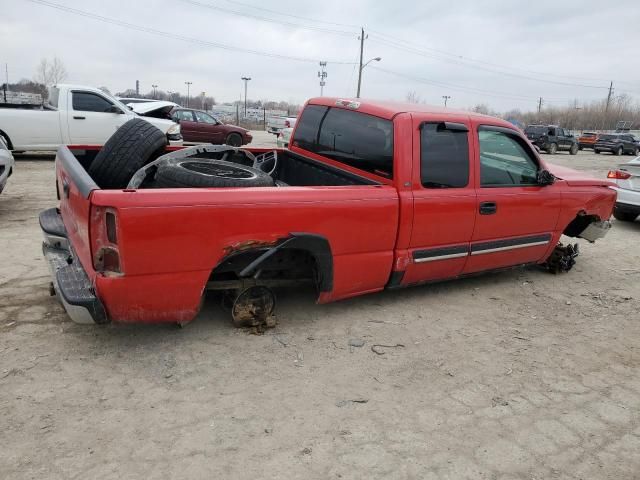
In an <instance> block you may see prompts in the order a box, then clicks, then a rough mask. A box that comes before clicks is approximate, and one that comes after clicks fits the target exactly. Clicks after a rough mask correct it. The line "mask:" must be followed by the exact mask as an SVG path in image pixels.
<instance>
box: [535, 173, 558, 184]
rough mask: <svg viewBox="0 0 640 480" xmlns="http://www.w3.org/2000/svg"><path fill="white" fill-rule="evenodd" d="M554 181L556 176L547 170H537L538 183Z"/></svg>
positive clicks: (551, 182)
mask: <svg viewBox="0 0 640 480" xmlns="http://www.w3.org/2000/svg"><path fill="white" fill-rule="evenodd" d="M555 181H556V177H554V176H553V174H552V173H551V172H550V171H549V170H540V171H539V172H538V185H542V186H546V185H553V183H554V182H555Z"/></svg>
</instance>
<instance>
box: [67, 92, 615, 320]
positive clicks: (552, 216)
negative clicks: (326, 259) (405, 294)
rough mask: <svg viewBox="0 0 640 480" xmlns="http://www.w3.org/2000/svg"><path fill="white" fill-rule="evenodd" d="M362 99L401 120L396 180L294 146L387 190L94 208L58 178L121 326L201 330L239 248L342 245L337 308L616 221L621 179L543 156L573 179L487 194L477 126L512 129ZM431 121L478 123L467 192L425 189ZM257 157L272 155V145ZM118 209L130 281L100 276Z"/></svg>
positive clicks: (130, 193) (233, 192) (126, 200)
mask: <svg viewBox="0 0 640 480" xmlns="http://www.w3.org/2000/svg"><path fill="white" fill-rule="evenodd" d="M336 100H337V99H331V98H325V97H323V98H317V99H313V100H311V101H310V102H309V103H313V104H323V105H328V106H335V105H336ZM358 102H360V104H359V106H358V108H357V109H356V110H357V111H361V112H364V113H368V114H371V115H376V116H379V117H382V118H386V119H392V120H393V122H394V162H395V166H394V179H393V180H391V179H388V178H384V177H380V176H377V175H375V174H372V173H367V172H362V171H359V170H357V169H356V168H354V167H350V166H345V165H342V164H341V163H340V162H337V161H335V160H329V159H326V158H324V157H322V156H320V155H315V154H311V153H309V152H306V151H305V150H302V149H300V148H299V147H296V146H295V145H294V142H292V147H291V150H292V151H296V152H298V153H300V154H302V155H305V156H307V157H310V158H313V159H316V160H318V161H321V162H325V163H326V164H330V165H334V166H338V167H339V168H342V169H344V170H348V171H352V172H356V173H358V174H359V175H361V176H364V177H367V178H371V179H375V180H376V181H377V182H379V183H380V184H381V185H377V186H345V187H288V188H277V187H267V188H243V189H237V188H219V189H197V188H185V189H163V190H154V189H148V190H126V191H123V190H96V191H94V192H92V194H91V195H90V197H89V199H88V200H86V199H84V198H82V196H81V195H79V193H78V192H77V189H76V187H75V186H74V185H73V183H72V182H71V179H70V178H68V175H67V173H66V172H65V171H64V170H63V169H62V168H58V182H59V183H60V184H61V183H62V181H63V180H65V181H68V182H71V188H70V196H69V199H68V200H65V199H64V198H63V201H62V202H61V209H62V215H63V217H64V222H65V225H66V227H67V230H68V232H69V236H70V240H71V243H72V245H73V247H74V250H75V252H76V254H77V255H78V257H79V260H80V262H81V263H82V265H83V266H84V268H85V269H86V271H87V273H88V275H89V276H90V278H91V279H92V281H93V282H94V284H95V287H96V292H97V294H98V296H99V297H100V299H101V300H102V302H103V303H104V305H105V308H106V309H107V312H108V315H109V318H110V319H111V320H112V321H114V322H177V321H179V322H186V321H189V320H191V319H192V318H193V317H194V316H195V315H196V314H197V312H198V310H199V307H200V302H201V299H202V294H203V291H204V288H205V285H206V281H207V279H208V277H209V274H210V272H211V271H212V270H213V269H214V268H215V266H216V265H217V264H218V263H219V262H220V261H221V260H222V259H223V258H224V256H225V255H226V253H225V251H226V249H227V248H228V247H229V246H231V245H236V244H240V243H243V242H250V241H257V242H273V241H276V240H278V239H281V238H285V237H287V236H288V235H289V234H290V233H291V232H308V233H314V234H318V235H322V236H324V237H326V238H327V239H328V240H329V243H330V245H331V249H332V253H333V267H334V278H333V290H332V291H330V292H324V293H322V294H321V295H320V297H319V299H318V300H319V302H321V303H325V302H331V301H335V300H339V299H343V298H348V297H352V296H356V295H361V294H364V293H369V292H375V291H379V290H381V289H383V288H385V286H386V284H387V283H388V282H389V280H390V278H391V276H392V273H393V272H394V271H396V272H404V277H403V279H402V284H403V285H408V284H412V283H420V282H426V281H431V280H437V279H445V278H451V277H455V276H458V275H461V274H465V273H473V272H477V271H482V270H487V269H494V268H498V267H504V266H510V265H518V264H522V263H527V262H543V261H544V260H545V259H546V257H547V256H548V255H549V253H550V252H551V251H552V249H553V247H554V245H555V243H556V242H557V241H558V239H559V238H560V235H561V234H562V231H563V230H564V229H565V227H566V226H567V225H568V224H569V223H570V222H571V221H572V220H573V219H574V218H575V217H576V215H577V214H578V213H579V212H584V213H587V214H590V215H596V216H598V217H599V218H601V219H608V218H609V216H610V215H611V212H612V209H613V205H614V202H615V192H614V191H613V190H611V189H610V188H607V187H608V186H610V185H612V184H611V183H610V182H608V181H607V180H598V179H592V178H588V177H587V176H585V175H583V174H581V173H578V172H574V171H572V170H570V169H566V168H560V167H554V166H551V165H545V164H544V162H543V161H542V160H541V159H538V160H539V162H540V164H541V167H543V168H547V169H549V170H551V171H552V172H554V173H555V174H556V176H558V177H559V179H558V180H557V181H556V183H555V184H553V185H550V186H544V187H543V186H536V187H508V188H491V189H487V188H481V187H480V183H479V182H480V173H479V170H480V169H479V156H478V135H477V126H478V125H480V124H485V125H486V124H490V125H496V126H501V127H505V128H510V129H512V130H513V131H514V132H516V133H517V134H518V135H520V136H521V137H522V134H521V132H519V131H518V130H517V129H515V128H514V127H512V126H511V125H510V124H509V123H507V122H505V121H503V120H500V119H495V118H490V117H485V116H480V115H476V114H473V113H468V112H460V111H455V110H452V109H443V108H434V107H428V106H425V105H406V104H397V103H384V102H370V101H361V100H358ZM344 105H347V103H346V102H345V104H344ZM341 108H342V107H341ZM343 108H348V107H347V106H345V107H343ZM425 120H429V121H451V122H457V123H463V124H465V125H467V126H468V128H469V158H470V162H471V163H470V182H469V185H468V186H467V187H466V188H459V189H425V188H423V187H422V185H421V182H420V138H419V137H420V131H419V128H418V127H419V125H420V123H421V122H422V121H425ZM298 125H299V124H298ZM292 138H295V130H294V133H293V137H292ZM70 148H72V149H81V150H94V149H97V148H100V147H99V146H90V145H76V146H70ZM177 148H180V147H171V148H169V149H170V150H176V149H177ZM250 150H251V151H253V152H254V153H260V152H264V151H267V150H271V149H267V148H260V149H258V148H256V149H250ZM484 201H495V202H496V204H497V206H498V210H497V213H496V214H494V215H488V216H483V215H479V213H478V209H479V204H480V203H481V202H484ZM107 209H108V211H110V212H115V214H116V218H117V226H118V232H117V245H110V246H111V247H113V248H117V251H118V253H119V256H120V262H121V270H122V274H119V275H109V276H105V275H104V274H101V273H96V271H95V270H94V262H93V258H92V255H95V253H96V250H97V249H98V248H99V247H100V246H101V245H105V242H107V241H106V240H105V238H104V237H105V234H104V227H103V225H102V224H101V222H103V219H104V212H105V211H107ZM537 234H549V235H551V237H552V240H551V242H550V243H549V244H547V245H540V246H531V247H526V248H519V249H515V250H508V251H501V252H495V253H487V254H482V255H475V256H474V255H471V256H464V257H462V258H454V259H444V260H436V261H431V262H425V263H416V262H414V260H413V254H414V252H416V251H420V250H428V249H434V248H446V247H452V246H460V245H463V246H466V247H468V248H471V247H472V246H473V245H474V244H477V243H480V242H487V241H492V240H504V239H514V238H520V237H527V236H531V235H537ZM107 243H108V242H107ZM108 246H109V245H108Z"/></svg>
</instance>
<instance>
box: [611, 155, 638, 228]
mask: <svg viewBox="0 0 640 480" xmlns="http://www.w3.org/2000/svg"><path fill="white" fill-rule="evenodd" d="M607 177H608V178H610V179H611V180H613V181H615V182H616V187H615V190H616V191H617V192H618V199H617V200H616V206H615V208H614V209H613V216H614V217H615V218H616V219H617V220H620V221H622V222H633V221H634V220H635V219H636V218H638V216H639V215H640V157H636V158H634V159H633V160H630V161H629V162H627V163H622V164H620V165H619V166H618V168H617V169H616V170H611V171H609V173H608V174H607Z"/></svg>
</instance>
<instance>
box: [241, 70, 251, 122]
mask: <svg viewBox="0 0 640 480" xmlns="http://www.w3.org/2000/svg"><path fill="white" fill-rule="evenodd" d="M241 80H242V81H244V118H247V83H248V82H249V80H251V77H242V78H241Z"/></svg>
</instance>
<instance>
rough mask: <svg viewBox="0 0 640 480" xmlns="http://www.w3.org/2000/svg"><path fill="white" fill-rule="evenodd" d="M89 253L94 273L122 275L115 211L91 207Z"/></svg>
mask: <svg viewBox="0 0 640 480" xmlns="http://www.w3.org/2000/svg"><path fill="white" fill-rule="evenodd" d="M91 252H92V254H93V268H94V269H95V270H96V272H101V273H105V274H109V273H117V274H121V273H123V271H122V265H121V263H120V251H119V249H118V214H117V211H116V210H115V209H113V208H110V207H97V206H93V207H92V209H91Z"/></svg>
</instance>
